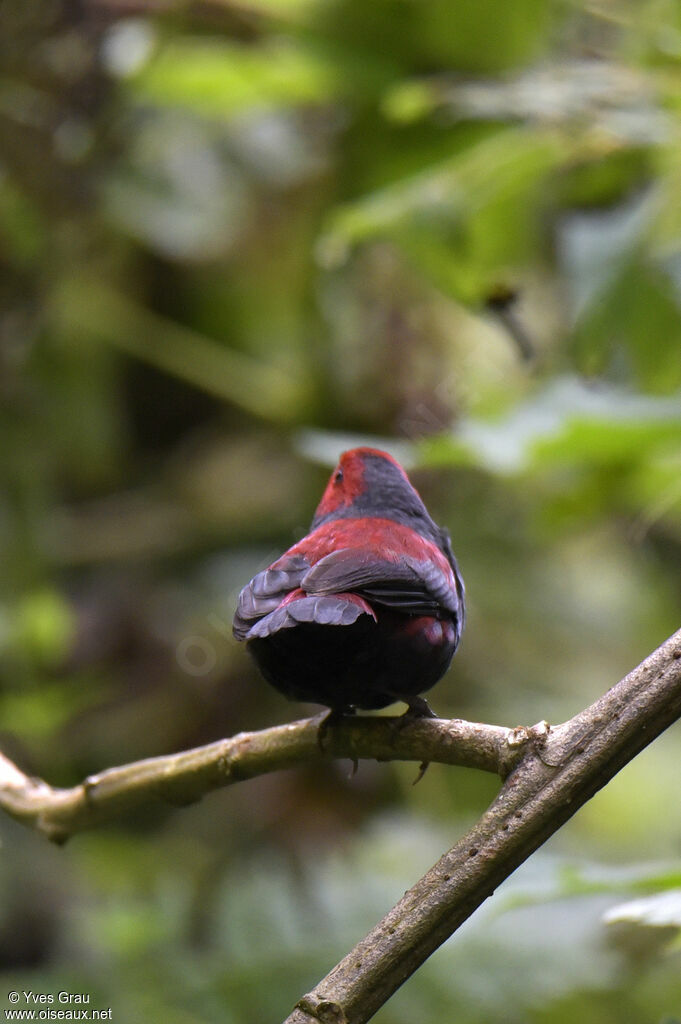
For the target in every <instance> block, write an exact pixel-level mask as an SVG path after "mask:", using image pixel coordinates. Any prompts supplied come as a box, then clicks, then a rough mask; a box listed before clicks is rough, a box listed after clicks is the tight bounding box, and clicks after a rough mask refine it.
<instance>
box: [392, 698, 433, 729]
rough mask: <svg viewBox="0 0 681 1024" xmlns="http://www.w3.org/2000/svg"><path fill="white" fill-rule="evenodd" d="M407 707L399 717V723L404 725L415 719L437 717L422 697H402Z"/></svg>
mask: <svg viewBox="0 0 681 1024" xmlns="http://www.w3.org/2000/svg"><path fill="white" fill-rule="evenodd" d="M401 699H402V700H404V701H405V702H406V703H407V704H408V705H409V707H408V708H407V710H406V711H405V712H404V714H403V715H401V716H400V722H403V723H404V724H405V725H406V724H407V722H410V721H413V719H415V718H437V715H436V714H435V712H434V711H433V709H432V708H431V706H430V704H429V703H428V701H427V700H426V699H425V698H424V697H402V698H401Z"/></svg>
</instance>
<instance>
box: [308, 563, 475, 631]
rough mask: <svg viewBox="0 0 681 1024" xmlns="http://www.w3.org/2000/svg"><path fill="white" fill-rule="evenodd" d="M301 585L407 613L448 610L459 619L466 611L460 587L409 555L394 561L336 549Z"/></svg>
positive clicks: (310, 591) (432, 565)
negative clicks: (354, 596)
mask: <svg viewBox="0 0 681 1024" xmlns="http://www.w3.org/2000/svg"><path fill="white" fill-rule="evenodd" d="M301 587H302V588H303V589H304V590H305V592H306V593H308V594H337V593H342V592H343V591H351V592H353V593H359V594H361V595H362V596H364V597H366V598H367V599H368V600H369V601H375V602H376V603H378V604H382V605H386V606H387V607H389V608H397V609H399V610H401V611H405V612H414V613H419V614H427V613H431V614H435V613H437V612H442V611H448V612H449V613H450V614H451V615H452V616H453V617H454V618H455V619H457V620H460V618H461V615H462V611H463V609H462V606H461V601H460V598H459V595H458V593H457V590H456V588H455V587H452V583H451V580H450V579H449V578H448V576H447V575H445V573H444V571H443V570H442V569H441V568H440V567H439V566H438V565H437V564H436V563H435V562H431V561H429V560H424V561H420V560H418V559H416V558H413V557H411V556H409V555H402V556H400V557H399V558H398V559H397V560H396V561H392V560H389V559H382V558H379V557H377V556H376V552H375V551H371V550H370V549H363V548H342V549H341V550H339V551H333V552H332V553H331V554H330V555H327V556H326V557H325V558H322V559H320V561H319V562H317V563H316V564H315V565H313V566H312V568H311V569H309V570H308V571H307V572H306V573H305V575H304V576H303V578H302V581H301Z"/></svg>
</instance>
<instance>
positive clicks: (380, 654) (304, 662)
mask: <svg viewBox="0 0 681 1024" xmlns="http://www.w3.org/2000/svg"><path fill="white" fill-rule="evenodd" d="M464 619H465V593H464V583H463V579H462V577H461V573H460V571H459V567H458V564H457V561H456V559H455V557H454V553H453V551H452V546H451V542H450V537H449V533H448V532H447V530H446V529H443V528H442V527H440V526H437V525H436V523H435V522H434V521H433V520H432V519H431V517H430V515H429V513H428V511H427V509H426V506H425V505H424V503H423V501H422V500H421V497H420V495H419V494H418V492H417V491H416V489H415V488H414V487H413V486H412V484H411V483H410V481H409V478H408V476H407V474H406V472H405V470H404V469H403V468H402V466H401V465H400V464H399V463H398V462H397V461H396V459H394V458H393V457H392V456H391V455H389V454H388V453H387V452H384V451H380V450H379V449H377V448H369V447H361V448H353V449H352V450H350V451H346V452H344V453H343V454H342V455H341V457H340V460H339V462H338V465H337V466H336V468H335V469H334V471H333V473H332V474H331V477H330V479H329V482H328V484H327V486H326V489H325V491H324V493H323V495H322V499H321V501H320V503H319V505H318V507H317V510H316V512H315V514H314V518H313V520H312V524H311V527H310V532H309V533H308V534H307V535H306V536H305V537H303V539H302V540H300V541H298V542H297V543H296V544H294V545H293V546H292V547H291V548H289V549H288V551H286V552H285V553H284V554H283V555H281V557H280V558H278V559H277V560H276V561H274V562H273V563H272V564H271V565H270V566H269V567H268V568H266V569H264V570H262V571H261V572H259V573H257V575H255V576H254V577H253V579H252V580H251V581H250V582H249V583H247V584H246V586H245V587H244V588H243V589H242V591H241V593H240V595H239V599H238V604H237V610H236V613H235V616H234V623H233V633H234V636H235V638H236V639H237V640H245V641H246V644H247V648H248V650H249V652H250V654H251V655H252V656H253V657H254V659H255V662H256V664H257V665H258V667H259V669H260V671H261V672H262V675H263V676H264V677H265V679H266V680H267V681H268V682H269V683H271V685H272V686H274V687H275V688H276V689H277V690H279V691H280V692H281V693H283V694H284V695H285V696H286V697H288V698H289V699H291V700H298V701H304V702H310V703H315V704H321V705H325V706H326V707H327V708H329V709H330V710H331V714H332V715H334V714H337V715H343V714H353V713H355V711H357V710H362V711H370V710H375V709H379V708H384V707H387V706H388V705H391V704H394V703H396V702H398V701H402V702H404V703H406V704H407V705H408V708H407V712H406V714H407V715H408V716H411V717H425V716H433V717H434V715H433V712H432V710H431V708H430V706H429V704H428V703H427V701H426V700H425V698H423V697H422V696H421V694H423V693H424V692H425V691H427V690H429V689H430V688H431V687H432V686H433V685H434V684H435V683H436V682H437V681H438V680H439V679H440V678H441V677H442V676H443V675H444V673H445V672H446V670H447V668H448V667H449V664H450V662H451V659H452V656H453V655H454V652H455V651H456V649H457V646H458V644H459V640H460V638H461V632H462V630H463V626H464Z"/></svg>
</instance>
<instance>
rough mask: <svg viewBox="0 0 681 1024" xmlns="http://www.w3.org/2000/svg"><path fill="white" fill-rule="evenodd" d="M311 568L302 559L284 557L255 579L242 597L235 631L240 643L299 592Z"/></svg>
mask: <svg viewBox="0 0 681 1024" xmlns="http://www.w3.org/2000/svg"><path fill="white" fill-rule="evenodd" d="M309 568H310V563H309V562H308V561H307V559H306V558H303V556H302V555H284V556H283V557H282V558H280V559H279V560H278V561H277V562H275V563H274V565H271V566H270V567H269V569H263V571H262V572H259V573H258V574H257V575H256V576H254V577H253V579H252V580H251V582H250V583H247V584H246V586H245V587H244V588H243V590H242V591H241V593H240V594H239V602H238V604H237V610H236V615H235V616H234V625H233V627H232V631H233V633H234V636H235V637H236V638H237V640H244V639H245V638H246V635H247V633H248V631H249V630H250V628H251V626H252V625H253V624H254V623H255V622H258V620H259V619H262V618H263V617H264V616H265V615H269V613H270V612H272V611H274V609H275V608H277V607H278V606H279V605H280V604H281V602H282V601H283V600H284V598H285V597H286V595H287V594H289V593H290V592H291V591H292V590H296V589H297V588H298V587H299V586H300V582H301V580H302V578H303V576H304V575H305V573H306V572H307V570H308V569H309Z"/></svg>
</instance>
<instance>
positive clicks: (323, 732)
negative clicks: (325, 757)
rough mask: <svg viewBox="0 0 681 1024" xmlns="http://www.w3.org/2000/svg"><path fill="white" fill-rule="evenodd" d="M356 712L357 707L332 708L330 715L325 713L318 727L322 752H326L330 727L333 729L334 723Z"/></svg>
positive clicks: (318, 741) (318, 739)
mask: <svg viewBox="0 0 681 1024" xmlns="http://www.w3.org/2000/svg"><path fill="white" fill-rule="evenodd" d="M354 713H355V708H353V707H344V708H331V710H330V711H329V713H328V715H325V717H324V718H322V720H321V722H320V723H319V726H318V727H317V744H318V746H319V749H320V750H321V752H322V754H324V753H326V750H325V747H324V744H325V742H326V736H327V733H328V731H329V729H332V728H333V726H334V725H337V724H338V723H339V722H341V721H342V720H343V719H344V718H345V717H346V715H354ZM355 770H356V769H355ZM353 774H354V773H353Z"/></svg>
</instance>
